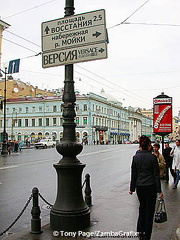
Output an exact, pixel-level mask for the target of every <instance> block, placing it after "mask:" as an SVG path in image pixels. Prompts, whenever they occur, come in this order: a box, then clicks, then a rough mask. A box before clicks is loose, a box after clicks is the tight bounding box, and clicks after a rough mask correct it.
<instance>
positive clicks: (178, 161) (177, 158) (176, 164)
mask: <svg viewBox="0 0 180 240" xmlns="http://www.w3.org/2000/svg"><path fill="white" fill-rule="evenodd" d="M170 156H171V157H173V168H174V172H175V182H174V187H173V189H177V185H178V182H179V170H180V139H177V140H176V146H175V147H174V148H173V149H172V150H171V153H170Z"/></svg>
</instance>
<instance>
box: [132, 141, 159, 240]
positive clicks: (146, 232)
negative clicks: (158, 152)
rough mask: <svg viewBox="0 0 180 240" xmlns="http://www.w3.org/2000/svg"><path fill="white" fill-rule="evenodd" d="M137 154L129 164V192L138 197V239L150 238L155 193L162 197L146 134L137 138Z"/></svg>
mask: <svg viewBox="0 0 180 240" xmlns="http://www.w3.org/2000/svg"><path fill="white" fill-rule="evenodd" d="M139 147H140V149H141V151H140V153H139V154H136V155H135V156H134V157H133V161H132V165H131V183H130V191H129V193H130V194H133V192H135V190H136V193H137V196H138V199H139V203H140V206H139V217H138V222H137V232H139V239H141V240H150V239H151V233H152V226H153V218H154V211H155V204H156V197H157V193H159V197H160V198H163V193H162V191H161V183H160V174H159V166H158V161H157V157H156V156H155V155H154V154H152V152H151V150H152V147H151V141H150V139H149V138H148V137H147V136H141V137H140V139H139Z"/></svg>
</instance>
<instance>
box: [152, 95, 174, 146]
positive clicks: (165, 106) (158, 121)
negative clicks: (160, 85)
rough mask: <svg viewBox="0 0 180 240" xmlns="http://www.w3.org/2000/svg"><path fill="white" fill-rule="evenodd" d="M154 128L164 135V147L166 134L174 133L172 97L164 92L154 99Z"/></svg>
mask: <svg viewBox="0 0 180 240" xmlns="http://www.w3.org/2000/svg"><path fill="white" fill-rule="evenodd" d="M153 129H154V133H155V134H158V135H160V136H162V148H163V146H164V136H165V135H168V134H170V133H172V97H169V96H167V95H164V93H162V94H161V95H158V96H157V97H155V98H154V99H153Z"/></svg>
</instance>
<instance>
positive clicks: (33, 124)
mask: <svg viewBox="0 0 180 240" xmlns="http://www.w3.org/2000/svg"><path fill="white" fill-rule="evenodd" d="M32 127H35V118H33V119H32Z"/></svg>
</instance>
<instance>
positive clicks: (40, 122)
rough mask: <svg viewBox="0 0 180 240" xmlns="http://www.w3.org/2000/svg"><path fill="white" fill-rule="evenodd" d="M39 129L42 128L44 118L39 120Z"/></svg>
mask: <svg viewBox="0 0 180 240" xmlns="http://www.w3.org/2000/svg"><path fill="white" fill-rule="evenodd" d="M39 127H42V118H39Z"/></svg>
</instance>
